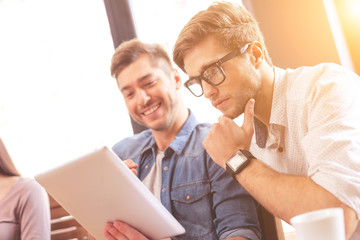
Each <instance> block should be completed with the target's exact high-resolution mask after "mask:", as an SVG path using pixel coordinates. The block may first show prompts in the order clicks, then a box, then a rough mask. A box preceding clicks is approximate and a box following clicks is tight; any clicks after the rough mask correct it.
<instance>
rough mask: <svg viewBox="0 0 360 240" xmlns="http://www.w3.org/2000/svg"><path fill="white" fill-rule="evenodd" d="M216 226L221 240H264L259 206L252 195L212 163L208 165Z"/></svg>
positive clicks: (210, 161)
mask: <svg viewBox="0 0 360 240" xmlns="http://www.w3.org/2000/svg"><path fill="white" fill-rule="evenodd" d="M208 169H209V177H210V181H211V191H212V196H213V208H214V212H215V216H216V217H215V219H214V224H215V226H216V231H217V234H218V236H219V239H226V238H230V237H244V238H246V239H260V238H261V233H260V232H261V231H260V227H259V222H258V217H257V211H256V203H255V201H254V199H253V198H252V197H251V196H250V195H249V193H248V192H247V191H246V190H245V189H244V188H243V187H242V186H241V185H240V184H239V183H238V182H236V181H235V180H233V178H232V177H231V176H230V175H229V174H227V173H226V171H225V170H224V169H222V168H220V167H219V166H218V165H216V164H215V163H214V162H213V161H212V160H211V159H209V162H208Z"/></svg>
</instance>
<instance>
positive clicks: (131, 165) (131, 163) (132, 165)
mask: <svg viewBox="0 0 360 240" xmlns="http://www.w3.org/2000/svg"><path fill="white" fill-rule="evenodd" d="M124 163H125V165H126V166H128V168H130V169H133V168H138V167H139V164H137V163H135V162H134V161H133V160H131V159H127V160H125V161H124Z"/></svg>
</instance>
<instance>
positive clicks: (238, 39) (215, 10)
mask: <svg viewBox="0 0 360 240" xmlns="http://www.w3.org/2000/svg"><path fill="white" fill-rule="evenodd" d="M208 36H213V37H214V38H215V39H216V40H217V41H218V42H219V43H220V44H221V45H222V46H223V47H224V48H225V49H228V50H235V49H239V48H241V47H242V46H243V45H244V44H246V43H248V42H252V41H258V42H260V43H261V44H262V45H263V46H264V54H265V60H266V61H267V62H268V63H269V64H270V65H272V62H271V59H270V56H269V54H268V51H267V49H266V47H265V43H264V37H263V35H262V33H261V31H260V28H259V25H258V23H257V21H256V20H255V18H254V17H253V16H252V15H251V14H250V13H249V12H248V11H247V10H246V9H245V8H244V7H243V6H241V5H238V4H235V3H230V2H215V3H212V4H211V5H210V6H209V7H208V9H206V10H204V11H200V12H199V13H197V14H196V15H195V16H193V17H192V18H191V19H190V21H189V22H188V23H187V24H186V25H185V27H184V28H183V29H182V30H181V32H180V34H179V37H178V39H177V40H176V43H175V46H174V51H173V60H174V62H175V63H176V65H178V67H179V68H181V69H182V70H183V71H184V72H186V70H185V69H184V56H185V55H186V54H187V53H188V51H190V50H191V49H192V48H193V47H195V46H196V45H197V44H198V43H200V42H201V41H202V40H204V39H205V38H206V37H208Z"/></svg>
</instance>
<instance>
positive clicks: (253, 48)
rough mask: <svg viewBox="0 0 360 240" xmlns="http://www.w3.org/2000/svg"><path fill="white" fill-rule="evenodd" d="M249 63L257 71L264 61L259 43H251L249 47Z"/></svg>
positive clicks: (262, 50) (262, 49)
mask: <svg viewBox="0 0 360 240" xmlns="http://www.w3.org/2000/svg"><path fill="white" fill-rule="evenodd" d="M250 54H251V62H252V63H253V64H254V66H255V68H256V69H258V68H259V67H260V65H261V63H262V62H263V61H264V48H263V45H262V44H261V43H260V42H253V43H251V45H250Z"/></svg>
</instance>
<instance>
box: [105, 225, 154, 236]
mask: <svg viewBox="0 0 360 240" xmlns="http://www.w3.org/2000/svg"><path fill="white" fill-rule="evenodd" d="M104 236H105V237H106V239H108V240H118V239H121V240H147V239H148V238H146V237H145V236H144V235H143V234H141V233H140V232H139V231H137V230H136V229H135V228H133V227H131V226H130V225H128V224H126V223H124V222H121V221H119V220H116V221H115V222H114V223H111V222H108V223H106V225H105V230H104Z"/></svg>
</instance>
